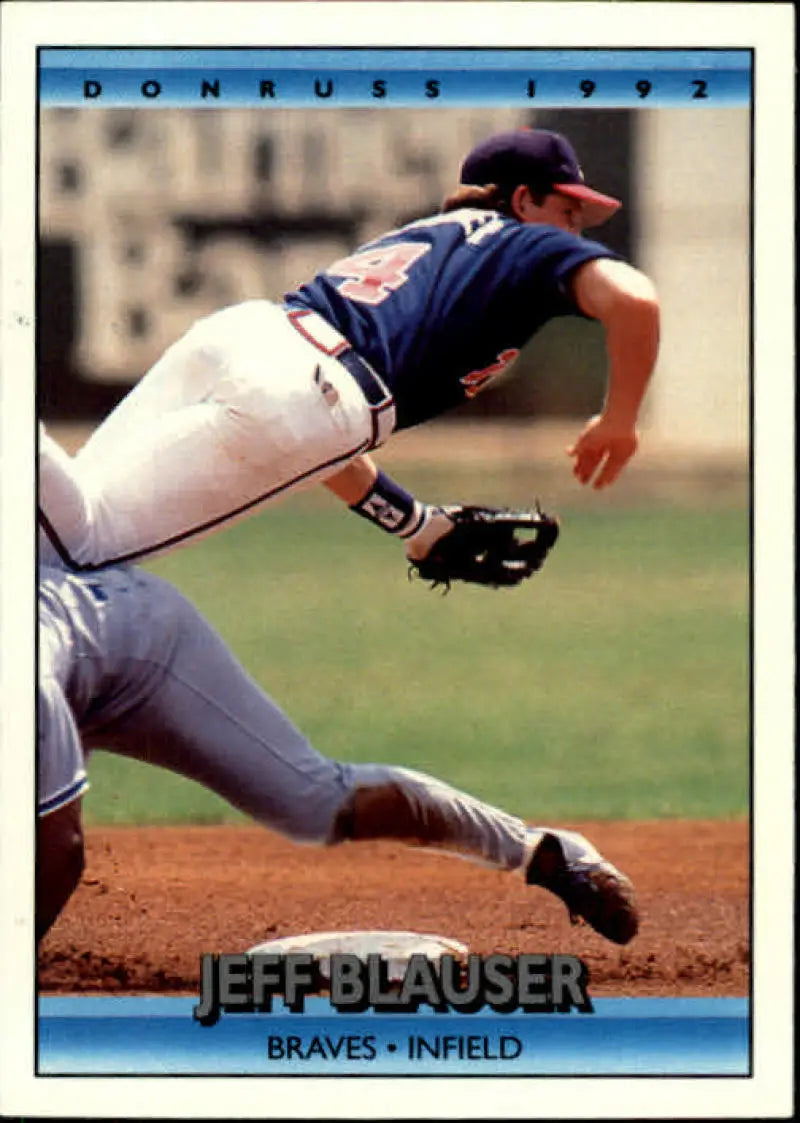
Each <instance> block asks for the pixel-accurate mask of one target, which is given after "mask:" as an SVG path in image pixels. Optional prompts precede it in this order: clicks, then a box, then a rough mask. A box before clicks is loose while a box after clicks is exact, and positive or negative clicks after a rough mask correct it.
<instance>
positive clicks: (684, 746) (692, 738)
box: [85, 474, 749, 822]
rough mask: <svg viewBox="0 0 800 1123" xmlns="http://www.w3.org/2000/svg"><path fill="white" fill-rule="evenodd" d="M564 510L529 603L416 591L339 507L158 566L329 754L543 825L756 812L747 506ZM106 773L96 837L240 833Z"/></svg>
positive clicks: (296, 509) (255, 523) (233, 535)
mask: <svg viewBox="0 0 800 1123" xmlns="http://www.w3.org/2000/svg"><path fill="white" fill-rule="evenodd" d="M404 478H405V479H408V476H407V474H406V475H404ZM416 483H420V487H419V493H420V494H422V495H424V494H432V492H431V490H430V489H425V487H424V481H416V482H415V484H414V486H416ZM453 493H454V494H455V492H453ZM464 493H466V492H464ZM434 494H435V492H434ZM562 513H563V512H562ZM564 514H565V517H564V528H563V533H562V537H561V541H560V542H559V544H558V546H557V548H556V550H555V552H554V554H553V556H552V557H551V559H550V561H549V562H548V564H547V566H546V568H545V569H544V570H543V572H542V573H541V574H539V575H538V576H537V577H536V578H535V579H533V580H532V581H530V582H528V583H527V584H526V585H525V586H523V587H522V588H520V589H517V590H514V591H493V590H482V589H472V588H465V587H459V588H454V589H453V591H452V592H451V593H450V594H449V595H448V596H441V595H440V594H439V593H436V592H431V591H429V590H428V589H427V588H426V587H424V586H423V585H421V584H420V583H416V582H415V583H410V582H408V581H407V579H406V574H405V564H404V561H403V558H402V553H401V549H400V547H399V546H398V544H397V543H395V542H394V541H393V540H392V539H390V538H389V536H387V535H385V534H382V533H381V532H379V531H378V530H376V529H375V528H373V527H371V526H370V525H368V524H367V523H365V522H363V521H362V520H359V519H356V518H354V517H353V516H351V515H349V514H348V513H346V512H343V511H342V510H341V508H340V507H339V505H338V504H337V503H336V502H335V501H334V500H332V499H329V498H327V499H326V498H325V497H324V496H323V498H322V499H320V498H314V497H313V496H307V497H299V498H298V499H296V500H293V501H291V502H290V503H285V504H283V505H280V506H277V507H275V508H273V509H271V510H269V511H267V512H266V513H265V514H263V515H261V516H259V517H257V518H255V519H251V520H248V521H247V522H245V523H242V524H240V525H238V526H236V527H234V528H232V529H230V530H227V531H225V532H223V533H219V534H217V535H215V536H214V537H213V538H211V539H209V540H207V541H206V542H203V543H200V544H196V545H194V546H192V547H189V548H186V549H184V550H182V551H179V552H177V553H175V554H172V555H169V556H168V557H165V558H163V559H159V560H158V561H156V562H154V563H152V564H151V568H152V569H154V570H155V571H156V572H158V573H160V574H161V575H162V576H164V577H166V578H168V579H169V580H172V581H173V582H174V583H175V584H177V585H178V586H179V587H180V588H181V589H182V591H183V592H184V593H186V594H187V595H188V596H189V597H190V599H192V600H193V601H194V602H195V604H197V606H198V607H199V608H200V609H201V611H202V612H203V613H204V614H205V615H206V616H207V617H208V618H209V619H210V620H211V622H212V623H213V624H214V625H215V626H216V627H217V628H218V630H219V631H220V632H221V634H222V635H223V636H224V638H225V639H226V640H227V641H228V642H229V643H230V645H231V646H232V647H233V649H234V651H235V652H236V654H237V655H238V657H239V658H240V659H241V661H242V662H243V663H244V664H245V666H246V667H247V669H248V670H249V671H250V672H251V673H252V674H253V675H254V676H255V678H256V679H257V680H258V681H259V682H261V683H262V684H263V685H264V687H265V688H266V689H267V691H268V692H269V693H270V694H271V695H272V696H273V697H274V698H275V699H276V700H277V701H278V702H279V703H280V704H281V705H282V706H283V708H284V709H286V711H287V712H288V713H289V714H290V716H291V717H292V718H293V720H294V721H295V722H296V723H297V724H298V725H299V726H300V727H301V728H302V729H303V731H304V732H305V733H306V734H307V735H308V736H309V737H310V738H311V740H312V741H313V743H314V744H315V745H316V746H317V747H318V748H319V749H320V750H321V751H322V752H325V753H326V754H329V755H332V756H335V757H337V758H339V759H342V760H354V761H355V760H363V761H367V760H375V761H389V762H394V763H397V764H402V765H405V766H407V767H411V768H420V769H424V770H426V771H429V772H433V773H435V774H436V775H438V776H440V777H442V778H443V779H446V780H448V781H449V782H451V783H453V784H456V785H457V786H459V787H463V788H466V789H467V790H469V791H471V792H473V793H474V794H476V795H479V796H481V797H482V798H484V799H488V800H490V801H491V802H494V803H496V804H499V805H501V806H503V807H504V808H506V809H507V810H509V811H512V812H515V813H517V814H520V815H523V816H524V817H526V818H529V819H533V820H536V819H539V820H542V821H545V820H546V821H559V820H561V821H569V820H573V819H575V820H577V819H580V818H628V819H638V818H658V817H677V816H680V817H728V816H740V815H744V814H746V812H747V800H748V720H749V719H748V589H747V541H748V539H747V515H746V511H744V510H742V509H739V508H737V507H733V508H729V509H719V510H713V509H712V510H710V511H709V510H707V509H705V510H702V511H693V510H686V509H678V508H669V507H657V508H643V509H625V510H615V509H612V510H608V509H606V510H605V511H603V512H602V513H598V512H597V510H594V511H591V512H590V511H588V510H586V509H583V508H581V509H577V510H574V511H567V512H565V513H564ZM89 775H90V779H91V781H92V790H91V791H90V793H89V796H88V797H87V799H86V801H85V810H86V816H87V820H88V821H89V822H108V821H115V822H164V821H186V820H191V821H197V822H214V821H226V820H230V821H242V816H241V815H239V814H238V813H236V812H234V811H233V810H231V809H230V808H229V807H228V806H227V805H226V804H225V803H223V802H222V801H221V800H220V799H218V798H217V797H216V796H213V795H211V794H210V793H208V792H205V791H203V790H202V789H200V788H199V787H198V786H197V785H195V784H192V783H189V782H188V781H185V780H182V779H179V778H177V777H174V776H171V775H169V774H167V773H164V772H160V771H155V770H154V769H152V768H149V767H147V766H145V765H141V764H138V763H136V762H131V761H127V760H124V759H122V758H118V757H114V756H111V755H110V754H107V753H98V754H96V755H95V756H93V758H92V761H91V763H90V767H89Z"/></svg>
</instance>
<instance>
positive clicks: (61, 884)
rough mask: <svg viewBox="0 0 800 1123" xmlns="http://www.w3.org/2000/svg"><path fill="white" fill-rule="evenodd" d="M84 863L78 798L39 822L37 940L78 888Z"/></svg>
mask: <svg viewBox="0 0 800 1123" xmlns="http://www.w3.org/2000/svg"><path fill="white" fill-rule="evenodd" d="M83 865H84V854H83V831H82V829H81V801H80V799H75V800H73V801H72V802H71V803H68V804H66V805H64V806H62V807H59V808H58V809H57V810H55V811H52V812H51V813H50V814H48V815H40V816H39V818H38V820H37V823H36V939H37V942H38V941H39V940H41V939H42V937H43V936H45V935H46V934H47V932H49V930H50V928H51V927H52V925H53V923H54V921H55V920H56V918H57V917H58V915H59V914H60V912H61V910H62V909H63V908H64V906H65V905H66V903H67V901H68V900H69V898H70V897H71V896H72V894H73V893H74V892H75V890H76V889H77V887H78V882H79V881H80V879H81V874H82V873H83Z"/></svg>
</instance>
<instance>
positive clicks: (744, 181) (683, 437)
mask: <svg viewBox="0 0 800 1123" xmlns="http://www.w3.org/2000/svg"><path fill="white" fill-rule="evenodd" d="M532 123H533V124H540V125H542V126H544V127H551V128H557V129H560V130H562V131H564V132H566V133H567V135H569V136H570V137H571V139H573V141H574V143H575V144H576V147H577V148H578V151H579V154H580V156H581V159H582V162H583V164H584V168H585V170H586V174H587V178H588V179H589V181H590V182H595V183H596V184H597V186H598V187H599V188H600V189H601V190H606V191H608V192H609V193H612V194H619V195H620V196H621V197H622V198H623V199H624V200H625V204H626V205H625V208H624V210H623V211H622V212H620V214H619V215H618V216H615V218H614V219H612V220H611V222H610V223H609V224H608V225H607V226H605V227H603V228H601V229H600V230H598V231H597V232H596V236H597V237H598V239H599V240H601V241H605V242H607V243H608V244H609V245H611V246H612V247H613V248H616V249H618V250H619V251H620V252H622V253H623V254H624V255H626V256H630V258H631V260H632V261H633V262H634V263H635V264H637V265H639V266H640V267H642V268H643V269H645V271H647V272H648V273H650V274H651V275H652V276H653V278H654V280H655V282H656V284H657V286H658V288H659V292H660V295H661V299H662V303H663V309H664V327H663V350H662V357H661V361H660V364H659V369H658V374H657V377H656V379H655V381H654V384H653V387H652V389H651V392H650V394H649V398H648V404H647V410H646V415H645V424H646V426H647V427H648V428H650V429H651V430H653V431H654V432H655V433H657V434H658V436H659V437H660V438H661V439H662V440H664V441H667V442H670V441H674V442H675V443H678V444H683V443H688V444H689V445H694V446H696V447H698V448H702V449H704V450H705V449H707V448H709V447H713V448H719V449H723V450H726V451H730V450H742V449H744V447H745V446H746V438H747V386H748V347H747V339H748V322H747V317H748V299H747V295H748V277H749V266H748V191H749V151H748V143H749V123H748V113H747V111H746V110H732V109H728V110H709V109H705V108H704V109H692V110H672V109H659V110H636V111H633V112H631V111H627V110H616V111H603V110H592V111H583V110H577V109H576V110H563V111H549V112H540V113H538V114H537V115H536V116H535V117H534V115H532V114H531V113H529V112H523V111H519V110H503V109H477V110H476V109H436V110H430V109H425V110H383V109H381V110H377V111H376V110H373V109H365V110H359V109H353V110H334V109H330V110H325V111H324V112H319V111H304V110H270V111H269V112H268V113H265V112H264V111H263V110H230V109H225V110H210V109H197V110H171V109H152V108H147V109H136V110H123V109H99V108H90V109H83V110H76V109H46V110H43V111H42V113H41V129H40V144H41V160H40V227H41V231H40V233H41V238H40V269H39V277H40V317H39V319H40V324H41V334H40V347H39V355H40V361H39V399H40V408H41V411H42V413H43V415H44V416H45V417H48V418H51V417H52V418H59V417H61V418H63V417H70V416H73V417H74V416H76V415H78V416H81V417H83V418H86V419H88V420H91V419H96V418H99V417H100V416H102V415H103V414H104V413H106V412H107V411H108V410H109V409H110V408H111V407H112V406H113V404H114V402H115V401H116V400H117V399H118V398H119V396H121V394H122V393H124V392H125V390H126V389H127V387H128V386H129V385H130V384H131V383H132V382H133V381H135V379H136V378H138V377H139V376H140V375H141V374H142V373H144V372H145V371H146V370H147V369H148V368H149V367H150V366H151V365H152V363H153V362H154V361H155V360H156V359H157V358H158V357H159V355H160V354H161V353H162V352H163V350H164V349H165V348H166V347H167V346H168V345H169V344H170V343H171V342H173V341H174V339H176V338H177V337H178V336H179V335H180V334H181V333H182V332H183V331H185V330H186V328H188V327H189V326H190V325H191V323H192V322H193V321H194V320H195V319H196V318H197V317H198V316H201V315H205V314H207V313H208V312H210V311H212V310H214V309H215V308H218V307H221V306H224V305H226V304H231V303H235V302H236V301H238V300H244V299H249V298H252V297H258V296H267V297H270V298H280V297H281V295H282V294H283V292H284V291H286V290H287V289H289V288H292V287H294V286H295V285H296V284H298V283H299V282H300V281H302V280H303V279H305V278H306V277H308V276H309V275H310V274H311V273H313V271H314V270H316V269H318V268H321V267H323V266H324V265H325V264H327V263H328V262H329V261H330V260H332V259H333V258H335V257H339V256H341V255H342V253H344V252H349V251H350V250H351V249H352V248H353V247H354V246H355V245H357V244H358V243H359V242H361V241H364V240H366V239H367V238H370V237H373V236H374V235H375V234H377V233H379V232H381V231H382V230H385V229H389V228H391V227H393V226H396V225H398V224H400V223H402V222H405V221H408V220H410V219H412V218H415V217H419V216H421V215H424V214H426V213H430V212H432V211H435V210H437V209H438V207H439V204H440V201H441V199H442V197H443V195H444V194H445V193H446V192H448V191H449V190H451V189H452V187H453V186H454V184H455V180H456V176H457V170H458V167H459V165H460V162H461V159H462V158H463V155H464V154H465V152H466V151H468V149H469V148H470V147H471V146H472V144H474V143H475V142H476V141H477V140H479V139H481V138H482V137H484V136H486V135H488V134H489V133H491V132H494V131H496V130H498V129H505V128H512V127H516V126H518V125H521V124H532ZM591 234H592V232H590V236H591ZM604 373H605V360H604V353H603V343H602V332H601V331H600V330H599V328H598V325H596V324H591V323H589V322H587V321H581V320H578V319H573V318H569V319H565V320H561V321H556V322H554V323H552V324H550V325H548V326H547V328H545V330H544V331H543V332H542V333H540V335H539V336H537V338H536V339H535V340H534V341H532V343H531V344H530V345H529V347H528V348H526V350H525V351H524V352H523V355H522V356H521V358H520V360H519V362H518V364H517V369H516V370H514V371H512V372H511V373H510V375H509V376H508V377H507V378H504V379H501V380H498V383H497V384H496V385H495V386H493V387H492V389H490V390H489V391H488V392H487V393H486V394H485V395H480V396H479V397H478V398H476V399H475V400H474V401H473V402H471V403H469V404H468V405H467V406H465V407H464V408H463V409H462V410H459V411H456V417H457V418H458V417H462V418H469V417H475V416H480V415H484V414H489V415H492V416H497V417H501V418H502V417H504V416H509V415H513V416H516V417H523V418H526V417H530V418H538V417H542V416H570V415H586V414H587V413H588V412H592V411H593V410H594V409H595V408H596V407H597V406H598V405H599V404H600V400H601V396H602V387H603V381H604Z"/></svg>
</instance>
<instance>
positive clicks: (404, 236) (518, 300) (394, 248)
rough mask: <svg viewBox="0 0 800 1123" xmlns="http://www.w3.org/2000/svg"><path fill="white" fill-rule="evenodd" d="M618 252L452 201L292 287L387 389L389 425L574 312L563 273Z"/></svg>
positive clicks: (470, 384)
mask: <svg viewBox="0 0 800 1123" xmlns="http://www.w3.org/2000/svg"><path fill="white" fill-rule="evenodd" d="M617 256H618V255H617V254H615V253H613V252H612V251H611V250H609V249H607V248H606V247H605V246H602V245H600V243H599V242H592V241H589V240H588V239H584V238H580V237H578V236H577V235H574V234H569V233H567V232H566V231H563V230H559V229H557V228H556V227H554V226H544V225H535V224H534V225H531V224H524V223H520V222H517V221H516V220H515V219H511V218H505V217H504V216H503V215H500V214H498V213H497V212H496V211H483V210H473V209H466V208H465V209H462V210H457V211H452V212H451V213H449V214H440V215H435V216H433V217H432V218H424V219H420V220H419V221H417V222H412V223H410V224H409V225H408V226H403V227H401V228H400V229H398V230H393V231H391V232H390V233H388V234H384V235H383V236H382V237H380V238H377V239H375V241H373V242H369V243H367V245H365V246H362V247H360V248H359V249H358V250H356V251H355V253H353V254H351V255H350V256H349V257H346V258H342V259H341V260H339V261H336V262H334V263H333V265H331V266H329V267H328V268H327V269H326V270H324V271H323V272H322V273H318V274H317V276H316V277H315V278H314V279H313V280H312V281H310V282H309V283H308V284H305V285H302V286H301V287H300V288H299V289H298V290H297V291H296V292H291V293H287V294H286V297H285V300H286V303H287V305H289V306H290V307H304V308H312V309H314V310H315V311H316V312H319V314H320V315H321V316H323V317H324V318H325V319H326V320H327V321H328V322H329V323H330V324H332V325H333V326H334V327H336V328H337V329H338V330H339V331H340V332H341V333H342V335H343V336H344V337H345V338H346V339H347V340H349V342H350V343H351V344H352V345H353V347H354V348H355V350H356V351H357V352H358V353H359V354H360V355H362V356H363V358H365V359H366V360H367V361H368V362H369V363H371V364H372V366H373V367H374V368H375V370H376V371H377V372H378V373H379V374H380V375H381V376H382V377H383V379H384V381H385V382H386V384H387V385H388V386H389V387H390V389H391V390H392V392H393V394H394V396H395V402H396V407H397V427H398V429H403V428H407V427H408V426H410V425H416V424H418V423H419V422H420V421H425V420H426V419H427V418H429V417H435V416H436V415H437V414H440V413H442V412H443V411H444V410H446V409H450V408H451V407H453V406H456V405H459V404H460V403H461V402H463V401H464V400H465V398H470V397H473V396H474V395H475V394H476V393H478V391H479V390H481V389H482V388H483V387H484V386H485V385H487V383H488V382H490V381H491V379H492V378H493V377H494V376H495V375H497V374H499V373H500V372H501V371H502V370H504V369H505V367H507V366H508V364H509V363H510V362H512V361H513V359H515V358H516V356H517V355H518V354H519V351H520V349H521V348H522V347H523V345H524V344H525V343H526V342H527V341H528V340H529V339H530V337H531V336H532V335H533V334H534V333H535V332H536V331H538V330H539V328H541V327H542V325H543V324H545V323H547V321H548V320H551V319H553V317H555V316H564V315H581V313H580V310H579V309H578V306H577V305H576V303H575V301H574V300H573V298H572V296H571V295H570V291H569V286H568V284H567V283H566V282H567V280H568V278H569V276H570V274H571V273H572V272H573V270H574V269H576V268H577V267H578V266H579V265H582V264H583V263H584V262H587V261H591V260H593V259H595V258H599V257H617Z"/></svg>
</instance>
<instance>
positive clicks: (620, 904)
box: [525, 830, 639, 944]
mask: <svg viewBox="0 0 800 1123" xmlns="http://www.w3.org/2000/svg"><path fill="white" fill-rule="evenodd" d="M525 880H526V881H527V883H528V884H529V885H540V886H541V887H542V888H543V889H549V890H550V892H551V893H555V895H556V896H557V897H560V898H561V900H562V901H563V902H564V904H565V905H566V906H567V908H568V909H569V917H570V920H571V921H572V923H573V924H577V923H578V921H579V920H585V921H586V923H587V924H588V925H590V926H591V927H592V928H594V930H595V932H599V933H600V935H601V936H605V938H606V939H607V940H613V942H614V943H615V944H627V943H628V942H629V941H630V940H632V939H633V937H634V936H635V935H636V933H637V931H638V930H639V913H638V910H637V908H636V895H635V893H634V889H633V885H632V884H631V882H630V881H629V880H628V878H627V877H625V875H624V874H622V873H620V872H619V870H618V869H615V868H614V866H612V865H611V863H610V862H608V861H606V859H605V858H603V857H602V855H600V854H598V852H597V851H596V850H595V848H594V847H593V846H592V844H591V843H590V842H589V841H588V839H585V838H584V837H583V835H580V834H576V833H575V832H574V831H557V830H546V831H545V832H544V833H543V835H542V839H541V842H540V843H539V845H538V846H537V847H536V849H535V850H534V852H533V855H532V857H531V860H530V862H529V863H528V869H527V871H526V874H525Z"/></svg>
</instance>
